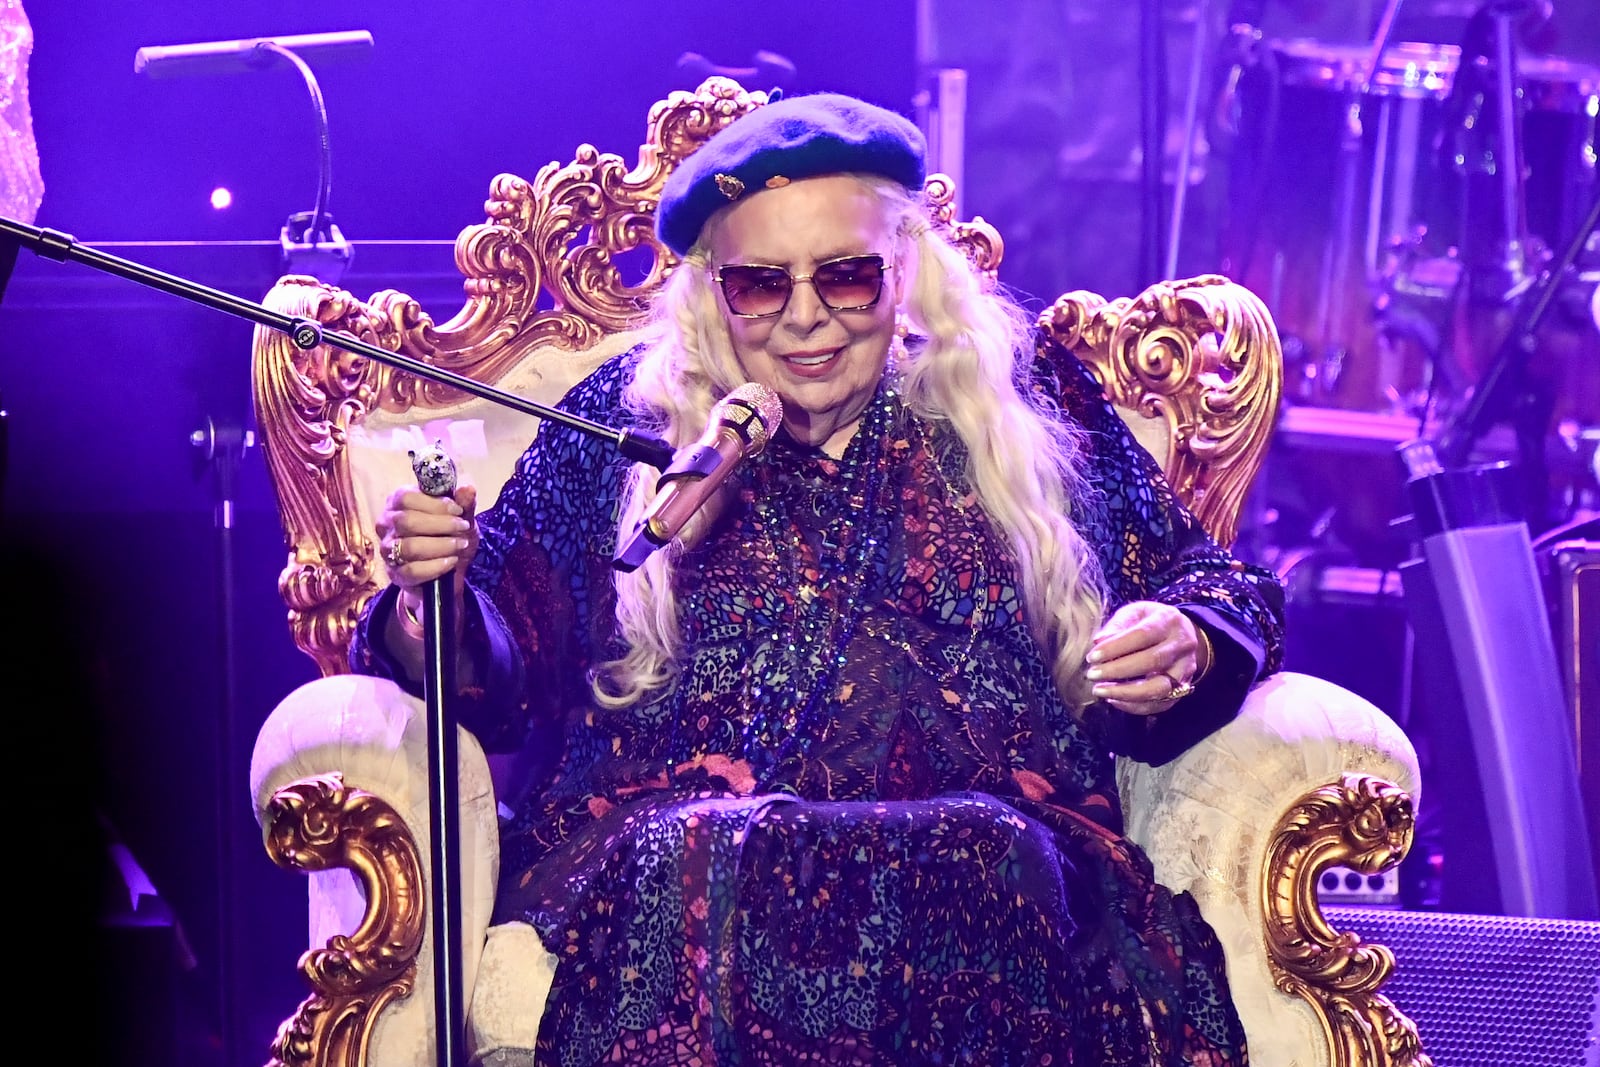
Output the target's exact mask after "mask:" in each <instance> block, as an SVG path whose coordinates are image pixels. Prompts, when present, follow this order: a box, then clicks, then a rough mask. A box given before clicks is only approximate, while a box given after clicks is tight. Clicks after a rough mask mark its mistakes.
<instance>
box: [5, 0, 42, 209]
mask: <svg viewBox="0 0 1600 1067" xmlns="http://www.w3.org/2000/svg"><path fill="white" fill-rule="evenodd" d="M32 53H33V27H32V26H31V25H30V24H29V22H28V16H27V13H26V12H24V11H23V10H22V0H0V215H5V216H6V217H7V218H13V219H17V220H18V221H20V222H26V223H31V222H33V220H34V217H35V216H36V215H37V214H38V213H39V203H40V201H41V200H43V199H44V179H43V178H42V177H41V176H40V174H39V146H38V144H36V143H35V141H34V139H33V112H32V111H31V110H30V108H29V105H28V60H29V58H30V57H31V55H32Z"/></svg>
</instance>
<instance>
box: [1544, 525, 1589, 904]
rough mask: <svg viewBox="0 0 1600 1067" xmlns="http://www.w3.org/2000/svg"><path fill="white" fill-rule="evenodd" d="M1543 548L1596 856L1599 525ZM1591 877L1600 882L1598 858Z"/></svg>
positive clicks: (1548, 594) (1559, 658) (1547, 594)
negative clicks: (1593, 875) (1593, 876)
mask: <svg viewBox="0 0 1600 1067" xmlns="http://www.w3.org/2000/svg"><path fill="white" fill-rule="evenodd" d="M1568 532H1569V533H1575V534H1579V535H1581V536H1578V537H1572V536H1568V537H1564V538H1562V539H1560V540H1557V541H1555V542H1554V543H1553V544H1550V545H1549V546H1548V547H1546V548H1544V550H1543V553H1542V557H1541V561H1540V562H1541V563H1542V565H1543V570H1544V580H1545V597H1546V598H1547V600H1548V601H1549V607H1550V616H1551V620H1550V621H1551V627H1552V629H1553V631H1554V634H1555V643H1556V659H1557V661H1559V663H1560V664H1561V681H1562V683H1563V685H1564V686H1565V688H1566V693H1567V705H1568V710H1569V714H1570V716H1571V717H1570V719H1569V720H1568V721H1569V722H1570V723H1571V725H1572V731H1573V739H1574V741H1575V748H1576V752H1577V757H1578V788H1579V790H1580V791H1581V792H1582V794H1583V807H1584V815H1585V817H1586V818H1587V819H1588V822H1589V836H1590V844H1591V847H1592V848H1593V849H1594V850H1595V851H1596V852H1600V519H1597V520H1592V521H1590V522H1588V523H1586V524H1584V525H1582V526H1580V527H1577V528H1575V529H1573V530H1571V531H1568ZM1594 859H1595V876H1596V878H1600V855H1597V856H1596V857H1594Z"/></svg>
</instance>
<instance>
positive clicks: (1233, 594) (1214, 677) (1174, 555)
mask: <svg viewBox="0 0 1600 1067" xmlns="http://www.w3.org/2000/svg"><path fill="white" fill-rule="evenodd" d="M1036 383H1037V384H1036V388H1038V389H1039V390H1040V391H1041V392H1043V393H1044V394H1045V395H1046V397H1047V399H1054V400H1055V401H1056V402H1057V403H1058V404H1059V407H1060V409H1061V410H1062V411H1063V413H1064V414H1066V415H1067V416H1068V417H1069V418H1071V419H1072V420H1074V421H1076V422H1077V423H1078V424H1080V425H1081V426H1082V427H1083V429H1084V430H1085V431H1086V433H1085V445H1086V455H1085V457H1084V463H1085V468H1086V470H1087V473H1088V482H1089V490H1090V491H1089V494H1088V499H1086V500H1084V501H1082V502H1081V507H1080V514H1079V515H1077V516H1076V517H1075V518H1076V519H1077V523H1078V527H1079V529H1080V531H1081V532H1082V533H1083V534H1084V536H1085V537H1086V538H1087V539H1088V540H1089V543H1090V544H1093V545H1095V546H1097V548H1098V549H1099V552H1100V565H1101V569H1102V571H1103V573H1104V575H1105V581H1106V588H1107V592H1108V599H1109V602H1108V603H1107V605H1106V609H1107V612H1108V613H1109V612H1111V611H1114V610H1116V609H1117V608H1118V607H1121V606H1122V605H1123V604H1127V603H1130V602H1132V601H1136V600H1152V601H1157V602H1159V603H1163V604H1171V605H1172V606H1174V607H1176V608H1178V609H1180V610H1181V611H1183V612H1184V613H1185V614H1187V615H1188V616H1189V617H1190V619H1191V620H1192V621H1193V622H1194V623H1195V625H1196V626H1198V627H1200V628H1202V629H1203V630H1204V631H1205V634H1206V636H1207V637H1209V638H1210V640H1211V646H1212V650H1213V652H1214V657H1213V661H1212V664H1211V667H1210V669H1209V670H1208V671H1207V672H1206V675H1205V677H1204V678H1203V679H1202V680H1201V682H1200V684H1199V685H1198V686H1196V687H1195V691H1194V693H1193V694H1192V695H1190V696H1188V697H1186V698H1184V699H1183V700H1180V701H1179V702H1178V703H1176V704H1174V705H1173V706H1172V707H1171V708H1170V709H1168V710H1167V711H1165V712H1162V713H1161V714H1159V715H1130V714H1128V713H1126V712H1122V711H1118V710H1116V709H1115V708H1112V707H1111V706H1110V705H1108V704H1096V705H1094V706H1092V707H1091V708H1090V710H1089V713H1088V715H1087V716H1086V719H1087V721H1088V722H1089V723H1090V725H1091V726H1092V727H1093V728H1094V729H1096V730H1097V731H1098V732H1100V734H1101V737H1102V740H1103V742H1104V743H1105V744H1106V745H1107V747H1109V748H1111V749H1112V750H1113V751H1115V752H1117V753H1118V754H1120V755H1124V756H1129V757H1132V758H1133V759H1137V760H1141V761H1143V762H1146V763H1154V764H1160V763H1165V762H1168V761H1169V760H1172V759H1174V758H1175V757H1177V756H1178V755H1179V754H1181V753H1182V752H1184V751H1185V750H1186V749H1188V748H1189V747H1190V746H1192V745H1194V744H1195V743H1196V742H1198V741H1200V740H1201V739H1203V738H1205V737H1206V736H1207V735H1209V734H1211V733H1212V732H1213V731H1215V730H1217V729H1219V728H1220V727H1222V726H1224V725H1226V724H1227V723H1228V722H1230V721H1232V719H1233V718H1234V716H1236V715H1237V714H1238V713H1239V708H1240V706H1241V705H1242V704H1243V703H1244V698H1245V695H1246V694H1247V693H1248V692H1249V691H1250V687H1251V686H1253V685H1254V684H1255V683H1256V682H1257V681H1258V680H1259V679H1261V678H1264V677H1266V676H1267V675H1269V674H1271V673H1273V672H1274V671H1276V670H1278V669H1279V668H1280V667H1281V665H1282V662H1283V586H1282V584H1281V583H1280V582H1279V580H1278V578H1277V576H1276V575H1275V574H1273V573H1272V572H1271V571H1269V570H1266V569H1264V568H1261V567H1256V566H1253V565H1251V564H1247V563H1244V562H1242V561H1240V560H1238V559H1236V558H1234V556H1233V555H1232V554H1231V553H1230V552H1229V551H1228V550H1227V549H1225V548H1223V547H1222V546H1220V545H1218V544H1217V543H1216V542H1215V541H1213V540H1212V539H1211V537H1210V535H1208V534H1207V533H1206V531H1205V528H1204V527H1202V526H1201V525H1200V522H1199V520H1198V519H1196V518H1195V517H1194V515H1193V514H1192V513H1191V512H1190V511H1189V510H1188V509H1187V508H1185V507H1184V506H1183V505H1182V504H1181V503H1179V501H1178V500H1177V498H1176V497H1175V496H1174V495H1173V492H1172V489H1171V487H1170V486H1169V485H1168V484H1167V481H1166V478H1165V477H1164V476H1163V475H1162V473H1161V468H1160V466H1159V465H1158V464H1157V463H1156V461H1155V458H1154V457H1153V456H1151V455H1150V453H1149V452H1147V451H1146V450H1145V448H1144V447H1143V446H1142V445H1140V444H1139V442H1138V441H1137V440H1136V439H1135V438H1134V436H1133V434H1132V432H1131V431H1130V430H1129V429H1128V426H1127V424H1126V423H1125V422H1123V421H1122V418H1121V417H1120V416H1119V415H1118V414H1117V412H1116V409H1115V408H1113V407H1112V406H1111V404H1110V403H1109V402H1108V401H1107V400H1106V399H1105V396H1104V394H1103V393H1102V392H1101V389H1100V385H1099V383H1098V382H1096V381H1095V379H1094V376H1093V374H1091V373H1090V372H1089V369H1088V368H1087V367H1085V366H1084V365H1083V364H1082V363H1081V362H1080V361H1079V360H1077V359H1076V358H1074V357H1073V356H1071V355H1069V354H1064V353H1056V354H1055V356H1054V358H1053V359H1052V358H1050V357H1048V356H1046V357H1042V358H1041V362H1040V366H1039V376H1038V378H1037V379H1036Z"/></svg>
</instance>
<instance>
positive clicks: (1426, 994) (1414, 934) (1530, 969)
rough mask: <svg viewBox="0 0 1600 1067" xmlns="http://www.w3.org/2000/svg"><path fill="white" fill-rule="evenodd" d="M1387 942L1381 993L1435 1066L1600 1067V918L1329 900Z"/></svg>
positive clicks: (1342, 917)
mask: <svg viewBox="0 0 1600 1067" xmlns="http://www.w3.org/2000/svg"><path fill="white" fill-rule="evenodd" d="M1323 913H1324V914H1325V915H1326V916H1327V917H1328V921H1329V923H1331V924H1332V925H1333V927H1334V929H1336V930H1347V931H1350V932H1352V933H1355V934H1358V935H1360V937H1361V939H1362V940H1363V941H1368V942H1375V943H1377V944H1382V945H1388V946H1389V947H1390V948H1392V949H1393V950H1394V954H1395V969H1394V974H1393V975H1392V976H1391V977H1390V979H1389V980H1388V981H1387V982H1386V983H1384V985H1383V986H1382V988H1381V990H1380V991H1381V992H1383V993H1384V994H1386V995H1387V996H1388V997H1389V999H1390V1000H1393V1001H1394V1003H1395V1006H1396V1007H1398V1008H1399V1009H1400V1010H1401V1011H1403V1012H1404V1013H1405V1014H1406V1015H1407V1016H1408V1017H1410V1019H1411V1021H1412V1022H1414V1023H1416V1025H1417V1032H1418V1034H1420V1035H1421V1038H1422V1050H1423V1051H1424V1052H1426V1053H1427V1054H1428V1055H1429V1056H1431V1057H1432V1058H1433V1062H1434V1064H1435V1067H1505V1065H1508V1064H1516V1065H1517V1067H1600V923H1597V922H1576V921H1567V920H1560V919H1521V918H1510V917H1505V916H1498V915H1458V914H1450V913H1443V912H1417V911H1385V910H1381V909H1375V908H1350V907H1326V908H1324V909H1323Z"/></svg>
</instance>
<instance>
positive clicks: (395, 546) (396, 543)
mask: <svg viewBox="0 0 1600 1067" xmlns="http://www.w3.org/2000/svg"><path fill="white" fill-rule="evenodd" d="M383 558H384V560H385V561H386V562H387V563H388V564H389V569H390V570H392V571H397V570H399V569H400V568H401V567H404V566H405V564H406V561H405V557H404V556H402V555H400V538H398V537H396V538H395V539H394V540H393V541H390V542H389V551H388V553H387V554H386V555H385V556H384V557H383Z"/></svg>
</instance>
